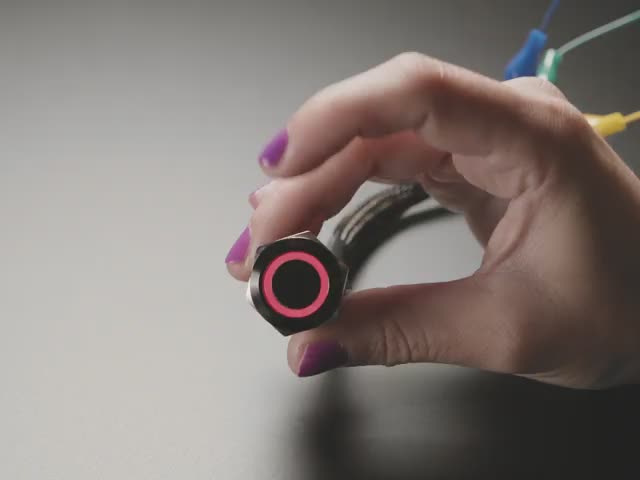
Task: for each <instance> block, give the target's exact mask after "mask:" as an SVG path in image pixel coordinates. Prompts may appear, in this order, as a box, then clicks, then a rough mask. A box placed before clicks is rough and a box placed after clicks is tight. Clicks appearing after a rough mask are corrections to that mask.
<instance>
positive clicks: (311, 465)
mask: <svg viewBox="0 0 640 480" xmlns="http://www.w3.org/2000/svg"><path fill="white" fill-rule="evenodd" d="M347 380H348V377H347V376H346V375H345V373H344V372H340V371H338V372H332V373H331V374H327V375H326V376H325V378H324V379H323V382H324V383H323V385H322V389H321V394H320V395H319V396H318V397H317V401H316V403H315V404H314V405H310V406H308V410H307V411H306V412H305V414H304V417H303V424H304V429H303V431H302V433H301V434H300V435H301V438H299V439H297V441H298V444H297V448H300V449H302V450H301V453H302V458H303V461H304V462H305V466H304V468H305V477H304V479H305V480H307V479H309V480H320V479H322V480H325V479H332V480H347V479H349V480H382V479H394V480H417V479H423V478H430V479H431V478H435V479H458V478H474V479H484V478H487V479H492V480H493V479H497V478H510V479H511V478H518V479H522V478H536V479H541V478H545V479H547V478H563V479H566V478H581V479H582V478H615V479H622V478H624V479H626V478H634V479H637V478H640V387H625V388H620V389H616V390H610V391H576V390H568V389H562V388H558V387H553V386H547V385H542V384H538V383H535V382H531V381H528V380H524V379H520V378H514V377H508V376H500V375H491V374H481V373H478V374H477V375H475V374H472V375H469V376H468V377H465V378H464V379H463V380H462V381H460V382H455V383H454V384H452V385H451V386H450V387H451V388H449V386H446V387H445V389H446V391H444V390H443V387H442V386H438V385H431V384H427V383H429V382H425V385H424V389H423V391H424V395H422V394H420V393H419V394H418V395H417V398H416V390H415V389H413V388H412V389H411V391H410V392H406V395H405V392H398V393H397V395H398V396H400V397H401V400H400V401H399V402H398V405H397V406H396V405H390V406H389V407H388V408H394V409H395V408H396V407H397V411H396V412H395V413H394V415H395V416H396V418H402V415H403V409H404V410H406V413H407V415H406V418H405V424H404V426H403V427H402V428H401V429H400V430H398V429H395V430H393V429H391V431H389V430H387V429H385V428H384V427H383V428H380V426H379V425H378V426H377V427H374V428H373V429H372V428H371V427H370V425H368V423H369V422H371V421H372V420H374V423H375V419H372V418H371V415H370V416H369V418H367V415H366V414H364V413H363V412H362V411H361V410H360V409H359V408H358V407H357V406H356V405H355V403H354V402H353V401H352V400H350V399H349V398H348V395H346V392H347V389H346V381H347ZM434 388H440V389H441V391H439V392H438V391H436V392H434ZM418 392H421V391H420V390H418ZM395 394H396V392H394V395H395ZM407 397H410V398H407ZM408 406H410V408H407V407H408Z"/></svg>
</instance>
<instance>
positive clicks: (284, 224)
mask: <svg viewBox="0 0 640 480" xmlns="http://www.w3.org/2000/svg"><path fill="white" fill-rule="evenodd" d="M442 155H443V153H442V152H440V151H438V150H435V149H433V148H431V147H430V146H428V145H427V144H425V143H424V141H423V140H422V139H421V138H420V137H418V136H417V135H416V134H415V133H413V132H400V133H398V134H395V135H390V136H387V137H384V138H380V139H368V140H362V139H356V140H354V141H353V142H352V143H351V144H350V145H349V146H348V147H347V148H345V149H343V150H342V151H341V152H339V153H338V154H337V155H335V156H334V157H333V158H331V159H330V160H329V161H328V162H326V163H325V164H323V165H322V166H321V167H320V168H317V169H314V170H312V171H310V172H307V173H305V174H303V175H298V176H295V177H289V178H278V179H275V180H273V181H272V182H270V183H269V184H268V185H267V186H265V187H263V188H261V189H259V190H258V191H257V192H254V193H253V194H252V195H251V198H250V203H252V205H253V206H254V208H255V210H254V212H253V215H252V217H251V219H250V222H249V224H250V226H249V232H250V234H249V238H250V241H249V247H248V248H247V249H246V256H245V257H243V258H242V259H241V261H235V262H230V263H228V269H229V272H230V273H231V275H233V276H234V277H236V278H237V279H239V280H245V279H246V278H248V276H249V272H250V268H251V265H252V264H253V258H254V255H253V254H254V252H255V250H256V248H257V247H258V246H260V245H264V244H267V243H270V242H273V241H275V240H277V239H279V238H282V237H285V236H287V235H291V234H294V233H298V232H301V231H305V230H310V231H312V232H317V231H319V230H320V228H321V226H322V224H323V222H324V221H325V220H327V219H329V218H331V217H332V216H333V215H335V214H336V213H338V212H339V211H340V210H341V209H342V208H343V207H344V206H345V205H346V204H347V203H348V202H349V201H350V200H351V198H352V197H353V195H354V194H355V193H356V191H357V190H358V189H359V188H360V186H361V185H362V184H363V183H364V182H365V181H367V180H368V179H369V178H372V177H379V178H385V179H389V180H393V181H394V182H403V181H406V180H412V181H415V178H416V176H417V175H418V174H419V173H420V172H422V171H424V170H425V169H426V168H428V165H429V164H430V163H432V162H436V161H438V159H439V158H440V156H442ZM245 240H246V239H245Z"/></svg>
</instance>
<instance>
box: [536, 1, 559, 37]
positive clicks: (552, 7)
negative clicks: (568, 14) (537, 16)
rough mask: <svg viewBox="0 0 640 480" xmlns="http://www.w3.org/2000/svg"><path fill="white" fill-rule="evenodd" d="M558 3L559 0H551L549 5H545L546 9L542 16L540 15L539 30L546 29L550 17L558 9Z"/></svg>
mask: <svg viewBox="0 0 640 480" xmlns="http://www.w3.org/2000/svg"><path fill="white" fill-rule="evenodd" d="M559 5H560V0H552V1H551V3H550V4H549V6H548V7H547V11H546V12H544V17H542V23H541V24H540V30H542V31H543V32H544V31H546V30H547V27H548V26H549V23H550V22H551V18H552V17H553V14H554V13H555V12H556V10H557V9H558V6H559Z"/></svg>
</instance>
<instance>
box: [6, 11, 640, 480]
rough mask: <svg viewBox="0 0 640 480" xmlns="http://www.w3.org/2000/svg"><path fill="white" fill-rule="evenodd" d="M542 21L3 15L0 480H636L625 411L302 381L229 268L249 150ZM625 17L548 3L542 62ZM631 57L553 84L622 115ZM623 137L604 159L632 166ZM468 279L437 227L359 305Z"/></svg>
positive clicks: (614, 39) (407, 235) (624, 395)
mask: <svg viewBox="0 0 640 480" xmlns="http://www.w3.org/2000/svg"><path fill="white" fill-rule="evenodd" d="M546 5H547V2H545V1H542V0H535V1H534V0H526V1H519V2H513V1H509V0H500V1H498V0H495V1H494V0H485V1H482V2H480V1H474V0H466V1H465V0H448V1H444V0H441V1H427V0H419V1H417V0H416V1H391V0H387V1H381V0H358V1H349V2H343V1H337V0H331V1H329V0H327V1H323V2H314V1H310V0H305V1H295V0H288V1H270V2H260V1H253V2H247V1H234V2H219V1H209V2H206V1H189V0H186V1H180V2H178V1H174V2H167V1H162V0H159V1H155V2H151V1H149V2H145V1H137V2H136V1H128V2H124V1H109V2H104V1H103V2H86V1H85V2H73V1H50V2H39V3H38V2H32V1H11V0H5V1H3V2H0V59H2V63H1V65H2V67H1V71H2V75H0V221H1V223H0V225H1V227H0V228H1V230H0V232H1V233H0V478H3V479H12V480H19V479H29V480H31V479H33V480H36V479H37V480H48V479H64V480H76V479H77V480H80V479H82V480H85V479H118V480H123V479H136V480H140V479H154V480H160V479H187V478H188V479H194V480H195V479H203V480H204V479H208V480H210V479H215V480H217V479H224V480H236V479H242V480H246V479H259V480H267V479H274V480H275V479H278V480H289V479H291V480H293V479H295V480H299V479H311V480H316V479H318V480H319V479H326V478H331V479H335V480H341V479H350V480H361V479H362V480H364V479H367V480H379V479H380V480H381V479H399V480H412V479H418V478H437V479H458V478H488V479H489V478H490V479H496V478H536V479H538V478H616V479H619V478H638V476H639V474H640V464H638V460H637V450H638V449H637V442H636V441H635V440H634V439H635V438H637V432H638V431H639V427H640V414H639V413H638V411H639V409H638V405H640V403H639V400H640V390H638V389H637V388H631V387H630V388H621V389H616V390H612V391H606V392H586V391H574V390H567V389H561V388H557V387H550V386H544V385H540V384H536V383H533V382H530V381H526V380H523V379H517V378H511V377H507V376H500V375H493V374H488V373H482V372H478V371H474V370H471V369H464V368H456V367H451V366H443V365H411V366H397V367H393V368H384V367H366V368H358V369H346V370H341V371H338V372H335V373H329V374H325V375H320V376H318V377H314V378H308V379H299V378H297V377H295V376H294V375H293V374H292V373H291V372H290V371H289V369H288V367H287V363H286V339H284V338H282V337H281V336H279V335H278V334H277V333H276V332H275V331H274V330H273V329H272V328H271V327H270V326H269V325H268V324H267V323H266V322H264V321H262V320H261V319H260V318H259V317H258V316H257V315H256V313H255V312H254V311H252V310H251V309H250V307H249V306H248V305H247V304H246V303H245V300H244V286H243V285H242V284H241V283H239V282H236V281H234V280H232V279H231V278H230V277H229V276H228V275H227V273H226V269H225V267H224V262H223V259H224V257H225V255H226V253H227V250H228V248H229V247H230V246H231V244H232V243H233V241H234V240H235V238H236V236H237V235H238V234H239V233H240V231H241V230H242V229H243V228H244V226H245V224H246V222H247V220H248V219H249V215H250V211H251V210H250V207H249V205H248V202H247V196H248V194H249V193H250V192H251V191H252V190H254V189H255V188H256V187H257V186H259V185H260V184H261V183H262V182H264V180H265V178H264V176H263V174H262V173H261V172H260V169H259V168H258V166H257V162H256V155H257V153H258V151H259V150H260V148H261V147H262V145H263V143H264V141H265V140H267V139H268V138H269V137H270V136H271V135H272V134H273V133H274V132H275V131H277V130H278V129H279V128H280V126H281V125H282V124H283V123H284V122H285V121H286V119H287V116H288V115H289V114H290V113H291V112H293V111H294V110H295V109H296V108H297V106H298V105H300V104H301V102H303V101H304V100H305V99H306V98H307V97H308V96H310V95H311V94H313V93H314V92H315V91H316V90H318V89H319V88H322V87H323V86H325V85H327V84H329V83H332V82H335V81H337V80H340V79H342V78H345V77H347V76H349V75H352V74H354V73H357V72H360V71H362V70H364V69H366V68H369V67H371V66H374V65H376V64H378V63H381V62H382V61H384V60H386V59H388V58H390V57H392V56H393V55H395V54H398V53H401V52H403V51H421V52H424V53H427V54H429V55H432V56H436V57H439V58H442V59H444V60H447V61H449V62H453V63H457V64H460V65H463V66H465V67H468V68H471V69H473V70H476V71H479V72H482V73H484V74H486V75H489V76H492V77H496V78H499V77H500V75H501V72H502V69H503V67H504V64H505V62H506V61H507V60H508V59H509V57H510V56H511V55H512V54H513V53H514V51H515V50H516V49H517V48H518V47H519V46H520V45H521V44H522V42H523V40H524V37H525V35H526V34H527V32H528V30H529V29H530V28H532V27H534V26H536V25H537V24H538V23H539V21H540V18H541V16H542V13H543V11H544V9H545V8H546ZM635 7H637V2H635V1H611V2H596V1H578V0H572V1H571V0H567V1H563V2H562V3H561V6H560V8H559V10H558V11H557V14H556V16H555V17H554V19H553V21H552V26H551V29H550V43H551V44H553V45H558V44H560V43H562V42H564V41H566V40H568V39H570V38H572V37H573V36H575V35H577V34H579V33H582V32H583V31H586V30H588V29H590V28H593V27H595V26H597V25H599V24H601V23H604V22H606V21H609V20H611V19H613V18H616V17H617V16H620V15H622V14H625V13H628V12H629V11H631V10H633V9H634V8H635ZM639 47H640V31H639V30H638V27H637V26H633V27H629V28H627V29H625V30H624V31H620V32H616V33H615V34H612V35H611V36H610V37H607V38H605V39H602V40H601V41H598V42H594V43H593V44H592V45H590V46H589V47H588V48H586V47H585V49H584V50H582V51H576V52H575V53H574V54H573V55H572V56H571V58H567V60H566V61H565V63H563V67H562V72H561V75H560V82H559V83H560V87H561V88H562V89H563V90H564V91H565V93H566V94H567V96H568V97H569V98H570V99H571V101H573V102H574V103H575V104H576V105H577V106H578V107H579V108H581V109H582V110H583V111H589V112H595V113H599V112H603V113H604V112H612V111H627V110H631V109H633V110H637V109H638V108H640V95H639V94H638V89H637V85H638V81H639V80H640V78H639V77H638V69H637V61H636V60H637V53H636V52H637V50H638V49H639ZM639 132H640V130H638V128H635V127H634V128H630V129H629V131H628V132H626V133H624V134H621V135H618V136H616V137H614V138H613V139H612V140H611V143H612V145H613V147H614V148H615V149H616V150H617V151H618V152H619V153H620V154H621V155H622V157H623V158H625V159H626V160H627V161H628V162H629V163H630V164H631V165H632V166H634V167H635V166H636V165H640V159H639V154H640V135H639ZM634 162H635V163H634ZM376 188H378V187H376V186H375V185H366V186H365V187H363V188H362V190H361V191H360V192H358V194H357V195H356V198H355V201H357V200H359V199H362V198H364V197H365V196H366V195H367V194H369V193H371V192H372V191H375V189H376ZM334 222H335V220H334V221H332V222H329V224H328V226H327V229H326V230H325V231H323V234H322V235H324V237H323V238H326V235H327V234H328V233H330V230H331V226H332V225H334ZM480 258H481V249H480V248H479V247H478V245H476V243H475V241H474V240H473V239H472V237H471V235H470V233H469V232H468V231H467V229H466V227H465V225H464V224H463V222H462V221H461V219H459V218H457V217H448V218H445V219H441V220H438V221H436V222H433V223H429V224H426V225H421V226H418V227H415V228H413V229H411V230H409V231H407V232H404V233H403V234H402V235H400V236H398V237H397V238H394V239H393V241H391V242H390V243H389V244H387V245H385V246H384V247H383V248H382V249H381V250H380V251H379V252H377V253H376V255H375V257H373V258H372V259H371V261H370V263H369V264H368V265H367V268H366V269H365V271H364V272H363V276H362V282H361V284H360V287H362V288H364V287H370V286H384V285H391V284H394V283H401V282H418V281H432V280H447V279H452V278H458V277H461V276H463V275H466V274H468V273H470V272H472V271H473V270H474V269H475V268H477V266H478V264H479V261H480ZM634 443H635V445H634Z"/></svg>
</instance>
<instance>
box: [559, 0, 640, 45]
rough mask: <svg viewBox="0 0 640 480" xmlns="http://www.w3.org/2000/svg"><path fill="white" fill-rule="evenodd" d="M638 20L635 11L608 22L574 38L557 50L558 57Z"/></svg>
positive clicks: (639, 17)
mask: <svg viewBox="0 0 640 480" xmlns="http://www.w3.org/2000/svg"><path fill="white" fill-rule="evenodd" d="M638 20H640V10H636V11H635V12H631V13H630V14H628V15H625V16H624V17H621V18H618V19H617V20H614V21H612V22H609V23H607V24H605V25H602V26H601V27H598V28H595V29H593V30H591V31H590V32H587V33H583V34H582V35H580V36H578V37H576V38H574V39H573V40H571V41H569V42H567V43H565V44H564V45H562V46H561V47H560V48H558V49H557V52H558V55H560V56H562V55H566V54H567V53H568V52H570V51H571V50H574V49H576V48H578V47H580V46H581V45H584V44H585V43H587V42H590V41H591V40H595V39H596V38H598V37H601V36H603V35H605V34H607V33H609V32H612V31H614V30H617V29H619V28H622V27H624V26H626V25H628V24H630V23H633V22H636V21H638Z"/></svg>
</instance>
